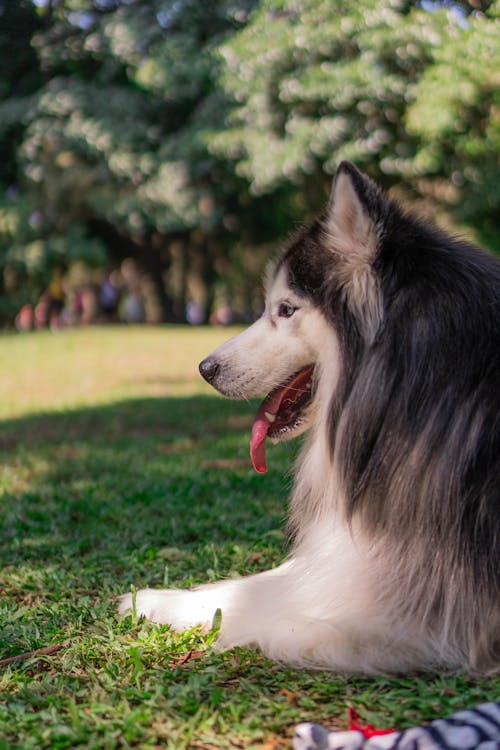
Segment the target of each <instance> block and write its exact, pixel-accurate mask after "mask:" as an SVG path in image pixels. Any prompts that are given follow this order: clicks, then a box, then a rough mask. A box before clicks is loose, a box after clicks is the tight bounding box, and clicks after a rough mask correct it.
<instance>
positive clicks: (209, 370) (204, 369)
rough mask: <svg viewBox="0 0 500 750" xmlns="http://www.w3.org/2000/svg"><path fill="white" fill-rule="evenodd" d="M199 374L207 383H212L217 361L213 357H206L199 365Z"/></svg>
mask: <svg viewBox="0 0 500 750" xmlns="http://www.w3.org/2000/svg"><path fill="white" fill-rule="evenodd" d="M199 370H200V375H201V376H202V377H203V378H205V380H206V381H207V383H212V382H213V379H214V378H215V376H216V375H217V373H218V371H219V363H218V362H217V360H216V359H214V358H213V357H207V358H206V359H204V360H203V361H202V362H200V365H199Z"/></svg>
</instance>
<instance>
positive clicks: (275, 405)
mask: <svg viewBox="0 0 500 750" xmlns="http://www.w3.org/2000/svg"><path fill="white" fill-rule="evenodd" d="M282 399H283V396H282V394H281V389H280V388H278V389H277V390H274V391H272V392H271V393H270V394H269V395H268V396H266V398H265V399H264V401H263V402H262V403H261V405H260V406H259V409H258V411H257V414H256V415H255V419H254V422H253V426H252V437H251V438H250V456H251V457H252V464H253V468H254V469H255V471H258V472H259V474H265V473H266V471H267V465H266V437H267V433H268V432H269V429H270V427H271V424H272V422H270V421H269V419H268V418H267V417H266V414H272V415H275V414H277V413H278V409H279V408H280V404H281V401H282Z"/></svg>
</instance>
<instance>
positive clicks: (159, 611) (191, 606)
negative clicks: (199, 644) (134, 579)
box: [118, 589, 217, 631]
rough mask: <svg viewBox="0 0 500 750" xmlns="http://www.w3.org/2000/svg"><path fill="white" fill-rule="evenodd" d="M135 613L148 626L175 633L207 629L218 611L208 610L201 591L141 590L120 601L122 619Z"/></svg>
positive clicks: (213, 608) (127, 595) (212, 607)
mask: <svg viewBox="0 0 500 750" xmlns="http://www.w3.org/2000/svg"><path fill="white" fill-rule="evenodd" d="M134 599H135V610H136V612H137V614H138V615H139V616H141V615H143V616H144V617H146V618H147V619H148V620H151V622H157V623H160V624H162V625H171V626H172V628H173V629H174V630H179V631H180V630H187V629H188V628H192V627H194V626H195V625H201V626H202V627H204V628H207V629H209V628H210V627H211V625H212V621H213V618H214V615H215V612H216V610H217V607H216V606H213V605H212V606H210V603H209V602H207V601H206V599H207V597H204V596H203V595H202V591H201V590H200V591H182V590H180V589H142V590H141V591H138V592H137V593H136V594H124V595H123V596H121V597H120V599H119V601H120V604H119V606H118V611H119V613H120V614H121V615H123V614H125V613H126V612H129V611H132V609H133V600H134Z"/></svg>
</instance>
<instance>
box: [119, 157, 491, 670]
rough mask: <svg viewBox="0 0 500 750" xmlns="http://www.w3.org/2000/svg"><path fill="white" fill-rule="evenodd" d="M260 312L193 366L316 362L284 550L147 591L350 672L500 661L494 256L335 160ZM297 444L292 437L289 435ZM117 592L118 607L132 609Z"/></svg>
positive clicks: (256, 378)
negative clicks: (204, 579) (234, 574)
mask: <svg viewBox="0 0 500 750" xmlns="http://www.w3.org/2000/svg"><path fill="white" fill-rule="evenodd" d="M267 287H268V288H267V303H266V309H265V312H264V314H263V315H262V317H261V318H260V319H259V320H258V321H257V322H256V323H254V324H253V325H252V326H251V327H250V328H248V329H247V330H246V331H244V332H243V333H241V334H239V335H238V336H236V337H234V338H233V339H231V340H230V341H228V342H226V343H225V344H223V345H222V346H221V347H219V348H218V349H217V350H216V351H215V352H214V353H213V354H212V355H211V356H210V357H209V358H207V360H205V361H204V363H202V365H201V369H202V372H204V374H205V376H206V377H207V379H209V380H210V381H211V382H212V384H213V385H214V387H216V388H217V390H219V391H220V392H221V393H223V394H224V395H226V396H230V397H234V398H248V397H253V396H256V395H262V394H264V393H267V392H268V391H270V390H272V389H274V388H275V387H276V386H278V385H279V384H281V383H283V382H286V381H287V379H288V378H289V377H290V376H291V375H292V374H294V373H295V372H297V371H298V370H300V369H301V368H303V367H305V366H307V365H310V364H314V365H315V370H314V376H313V398H312V402H311V403H310V404H309V406H308V407H307V408H306V409H305V410H304V413H303V414H302V415H301V421H300V422H299V424H297V425H296V426H295V427H294V428H293V429H291V436H293V435H295V434H298V433H299V432H301V431H303V430H304V429H305V428H307V427H310V430H309V433H308V436H307V438H306V441H305V444H304V446H303V448H302V451H301V453H300V455H299V458H298V461H297V472H296V479H295V486H294V490H293V495H292V498H291V514H290V516H291V520H290V527H291V529H292V531H293V535H294V544H293V550H292V552H291V555H290V557H289V559H288V561H287V562H285V563H284V564H283V565H281V566H280V567H278V568H276V569H275V570H270V571H267V572H264V573H260V574H258V575H254V576H250V577H247V578H242V579H237V580H230V581H223V582H220V583H216V584H211V585H208V586H203V587H200V588H198V589H195V590H193V591H180V590H169V591H155V590H150V589H146V590H144V591H140V592H139V593H138V594H137V610H138V612H139V613H143V614H145V615H146V616H147V617H149V618H150V619H152V620H154V621H156V622H163V623H170V624H171V625H172V626H173V627H174V628H177V629H182V628H186V627H188V626H191V625H194V624H197V623H200V624H202V625H205V626H209V625H210V623H211V621H212V618H213V615H214V613H215V611H216V609H217V608H221V610H222V626H221V631H220V636H219V643H220V645H221V646H222V647H224V648H230V647H232V646H237V645H257V646H259V647H260V648H261V649H262V650H263V651H264V652H265V653H266V654H268V655H269V656H270V657H272V658H275V659H279V660H283V661H286V662H289V663H291V664H294V665H303V666H308V667H319V668H329V669H334V670H345V671H349V672H360V671H361V672H401V671H408V670H415V669H418V670H423V669H425V670H428V669H467V670H469V671H471V672H474V673H488V672H493V671H496V670H498V669H499V668H500V534H499V511H500V505H499V479H500V429H499V427H500V425H499V402H500V368H499V363H500V265H499V263H498V262H497V261H496V260H495V259H494V258H493V257H492V256H489V255H487V254H485V253H482V252H481V251H479V250H477V249H475V248H474V247H472V246H470V245H469V244H467V243H465V242H461V241H458V240H456V239H453V238H451V237H449V236H447V235H446V234H444V233H443V232H442V231H440V230H438V229H435V228H431V227H429V226H428V224H427V223H426V222H423V221H421V220H419V219H416V218H414V217H412V216H409V215H407V214H406V213H405V212H404V211H403V210H402V209H401V208H400V207H399V206H398V205H396V204H395V203H394V202H392V201H390V200H389V199H388V198H387V197H386V196H385V195H383V194H382V193H381V192H380V191H379V189H378V188H377V187H376V186H375V185H374V184H373V183H372V182H371V180H369V179H368V178H367V177H366V176H365V175H363V174H362V173H360V172H359V171H358V170H357V169H356V168H355V167H354V166H352V165H351V164H348V163H342V164H341V165H340V167H339V170H338V172H337V176H336V180H335V182H334V186H333V189H332V195H331V198H330V202H329V205H328V207H327V209H326V210H325V212H324V213H323V215H322V216H320V217H319V218H318V219H317V220H316V221H315V222H314V223H313V224H312V225H311V226H310V227H309V228H308V229H306V230H305V231H303V232H302V233H301V234H300V235H299V236H298V237H297V238H296V239H295V240H294V241H293V242H292V243H291V244H290V246H289V247H288V249H287V250H286V252H285V253H284V254H283V255H282V257H281V258H280V260H279V261H278V263H277V264H276V266H275V267H274V270H273V272H272V274H271V275H270V278H269V279H268V284H267ZM285 437H286V435H285ZM131 603H132V601H131V597H130V595H126V596H125V597H123V600H122V604H121V609H122V611H125V610H126V609H127V608H130V606H131Z"/></svg>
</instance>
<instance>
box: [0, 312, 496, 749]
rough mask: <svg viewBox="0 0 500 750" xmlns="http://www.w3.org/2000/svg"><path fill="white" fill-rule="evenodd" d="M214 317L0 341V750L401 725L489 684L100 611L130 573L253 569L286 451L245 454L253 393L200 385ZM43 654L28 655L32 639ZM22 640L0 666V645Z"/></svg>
mask: <svg viewBox="0 0 500 750" xmlns="http://www.w3.org/2000/svg"><path fill="white" fill-rule="evenodd" d="M227 335H228V331H227V330H221V329H203V330H201V329H188V328H184V327H180V328H168V327H165V328H140V329H139V328H131V329H127V328H93V329H87V330H74V331H65V332H62V333H59V334H50V333H34V334H26V335H19V336H17V335H7V334H5V335H3V336H2V337H1V340H0V345H1V350H2V365H1V368H0V392H1V394H2V398H1V402H0V420H1V421H0V446H1V461H0V492H1V494H0V506H1V507H0V559H1V564H2V572H1V574H0V592H1V598H0V659H2V662H0V664H1V666H0V749H1V750H4V749H5V750H7V748H8V750H15V749H16V748H19V750H20V749H21V748H22V750H28V749H31V748H33V750H34V749H35V748H36V750H40V749H43V748H73V747H81V748H95V749H96V750H97V749H99V750H104V749H106V748H129V747H133V748H206V749H207V750H209V749H211V748H230V747H231V748H262V750H264V749H265V750H279V749H281V748H289V747H290V737H291V736H292V734H293V727H294V724H295V723H297V722H299V721H309V720H314V721H320V722H324V723H326V724H328V725H330V726H338V727H341V726H345V722H346V714H347V707H348V706H354V707H355V708H356V709H357V710H358V712H359V713H360V714H361V716H362V718H363V719H364V720H366V721H369V722H372V723H375V724H378V725H380V726H407V725H409V724H412V723H415V722H418V721H422V720H428V719H432V718H435V717H436V716H438V715H440V714H447V713H450V712H451V711H453V710H454V709H458V708H461V707H464V706H469V705H472V704H474V703H477V702H479V701H483V700H488V699H491V698H492V697H498V695H499V694H500V680H498V679H496V680H494V679H491V680H482V681H474V680H472V679H470V678H467V677H465V676H453V677H449V678H446V679H445V678H443V677H441V676H438V675H430V676H422V675H420V676H417V675H415V676H410V677H406V678H404V679H386V678H351V677H346V676H341V675H331V674H326V673H313V672H307V671H296V670H292V669H288V668H286V667H283V666H279V665H276V664H274V663H271V662H269V661H268V660H267V659H265V658H263V657H262V656H261V655H260V654H258V653H254V652H252V651H249V650H244V649H238V650H235V651H233V652H230V653H226V654H219V653H217V652H216V651H215V650H214V649H213V648H212V645H211V644H212V636H211V635H209V636H203V635H202V634H201V633H199V632H197V631H190V632H187V633H182V634H174V633H171V632H170V631H169V629H168V627H164V626H154V625H151V624H149V623H147V622H144V621H142V620H140V621H137V620H136V619H134V618H133V617H125V618H119V617H117V615H116V602H115V598H116V596H117V595H118V594H120V593H122V592H124V591H128V590H130V586H131V585H134V586H137V587H142V586H145V585H151V586H162V585H165V584H169V585H175V586H181V587H184V586H190V585H192V584H195V583H198V582H201V581H206V580H215V579H218V578H223V577H227V576H234V575H241V574H244V573H245V572H248V571H252V572H254V571H255V572H256V571H258V570H261V569H264V568H266V567H269V566H272V565H274V564H277V563H278V562H279V561H280V560H281V559H282V558H283V555H284V554H285V551H286V539H285V538H284V536H283V534H282V531H281V527H282V520H283V516H284V513H285V510H286V498H287V494H288V490H289V485H290V474H289V469H290V462H291V460H292V458H293V455H294V453H295V451H296V448H297V446H296V445H293V444H289V445H283V446H279V447H273V448H271V449H270V451H269V465H270V470H269V473H268V474H267V475H265V476H259V475H257V474H255V473H254V472H253V471H252V469H251V466H250V462H249V460H248V440H249V431H250V426H251V423H252V413H253V410H254V405H253V404H248V403H235V402H230V401H226V400H224V399H223V398H221V397H219V396H217V395H216V394H214V393H213V392H212V391H211V390H210V389H209V387H208V386H206V385H204V384H203V382H202V381H201V378H200V377H199V376H198V374H197V363H198V361H199V360H200V359H201V358H202V357H203V356H204V355H205V354H207V353H208V352H210V351H211V350H212V349H213V348H214V347H215V346H216V345H217V344H218V343H220V342H221V341H222V340H223V339H224V338H225V337H227ZM43 649H46V650H47V651H48V653H45V654H44V653H43V652H42V651H41V650H43ZM26 652H36V653H33V654H32V655H31V657H29V658H21V659H18V660H16V661H11V662H10V663H6V661H7V659H8V657H11V656H18V655H21V654H26Z"/></svg>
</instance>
